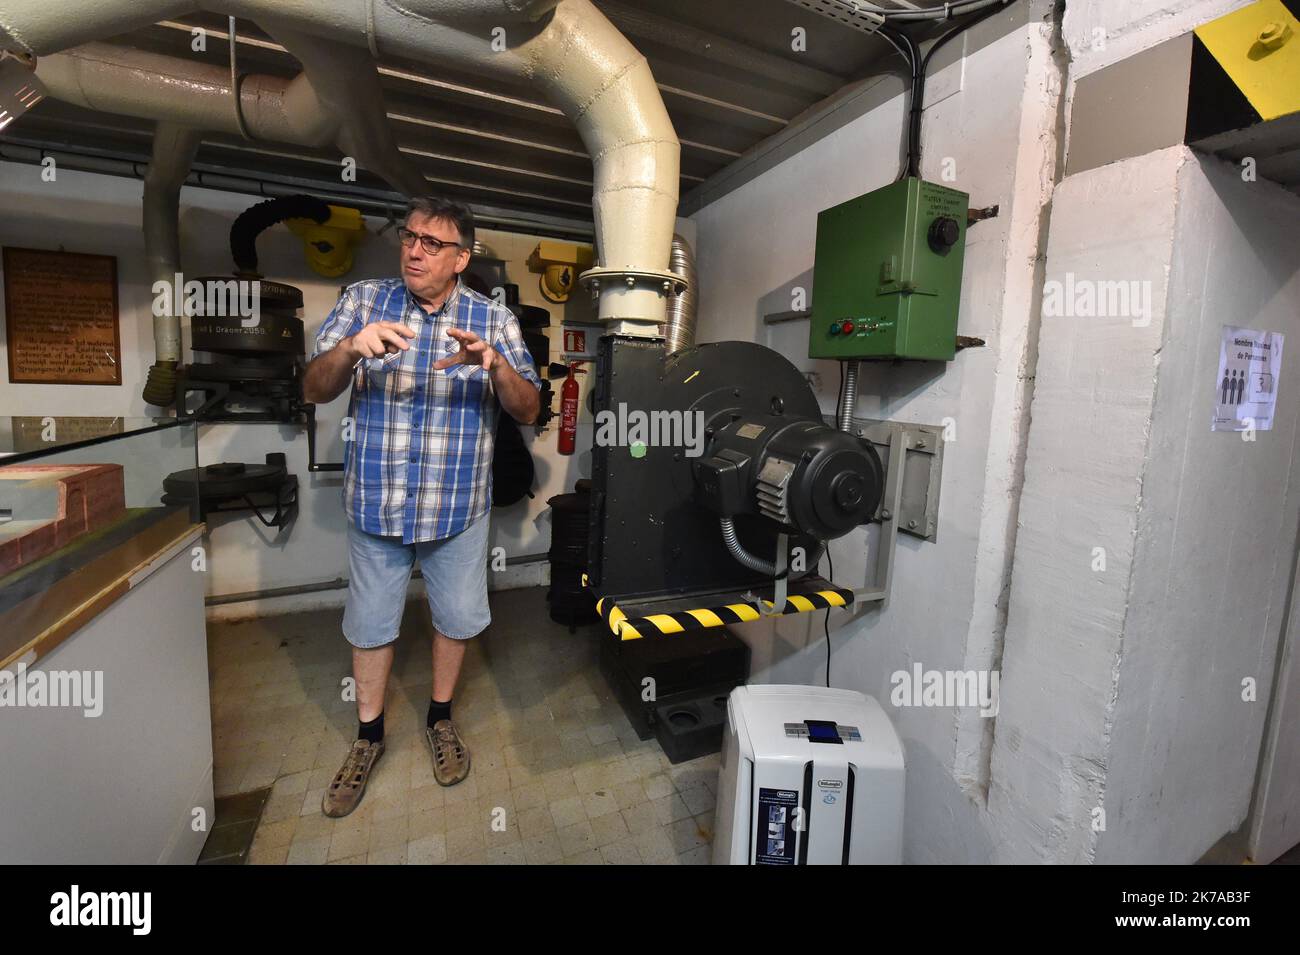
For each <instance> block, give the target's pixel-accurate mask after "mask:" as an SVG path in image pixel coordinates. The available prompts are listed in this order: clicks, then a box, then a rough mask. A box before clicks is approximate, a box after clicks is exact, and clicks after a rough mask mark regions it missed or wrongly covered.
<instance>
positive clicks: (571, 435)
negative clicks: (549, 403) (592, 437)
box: [559, 361, 586, 454]
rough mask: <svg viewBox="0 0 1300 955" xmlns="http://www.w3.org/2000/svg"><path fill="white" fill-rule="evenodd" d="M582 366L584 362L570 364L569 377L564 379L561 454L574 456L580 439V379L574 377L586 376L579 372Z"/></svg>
mask: <svg viewBox="0 0 1300 955" xmlns="http://www.w3.org/2000/svg"><path fill="white" fill-rule="evenodd" d="M580 364H582V362H578V361H571V362H569V376H568V377H567V378H565V379H564V387H563V388H561V389H560V437H559V451H560V453H561V454H572V453H573V447H574V445H575V444H576V443H577V439H578V379H577V378H575V377H574V375H576V374H586V372H580V371H579V369H578V366H579V365H580Z"/></svg>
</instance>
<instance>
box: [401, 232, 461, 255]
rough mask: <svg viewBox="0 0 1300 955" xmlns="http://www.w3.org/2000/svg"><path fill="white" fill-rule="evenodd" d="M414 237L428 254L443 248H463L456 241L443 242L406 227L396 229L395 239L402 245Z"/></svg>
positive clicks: (409, 242) (407, 243) (434, 253)
mask: <svg viewBox="0 0 1300 955" xmlns="http://www.w3.org/2000/svg"><path fill="white" fill-rule="evenodd" d="M416 239H419V240H420V248H422V249H424V251H425V252H427V253H428V254H429V255H437V254H438V253H439V252H441V251H442V250H443V249H460V248H463V246H461V245H460V244H459V243H456V242H443V241H442V240H441V239H435V238H434V237H433V236H431V235H424V234H423V233H420V232H412V231H411V230H410V229H407V228H404V227H403V228H400V229H398V230H397V240H398V241H399V242H401V243H402V245H404V246H410V245H411V243H413V242H414V241H415V240H416Z"/></svg>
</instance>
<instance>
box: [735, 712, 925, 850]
mask: <svg viewBox="0 0 1300 955" xmlns="http://www.w3.org/2000/svg"><path fill="white" fill-rule="evenodd" d="M902 860H903V745H902V743H901V742H900V741H899V738H898V733H896V732H895V731H894V725H893V724H892V723H891V722H890V721H889V717H888V716H886V715H885V711H884V710H883V709H881V706H880V704H879V703H877V702H876V701H875V700H874V699H872V698H871V697H869V696H866V695H864V694H862V693H857V692H855V691H853V690H828V689H823V688H821V687H815V686H740V687H737V688H736V689H735V690H733V691H732V693H731V696H730V698H729V699H728V700H727V732H726V736H725V737H724V738H723V741H722V768H721V769H720V770H719V771H718V803H717V822H716V834H715V837H714V842H713V864H714V865H860V864H873V863H875V864H879V863H892V864H897V863H900V862H902Z"/></svg>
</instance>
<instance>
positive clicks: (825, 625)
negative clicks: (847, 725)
mask: <svg viewBox="0 0 1300 955" xmlns="http://www.w3.org/2000/svg"><path fill="white" fill-rule="evenodd" d="M826 567H827V570H828V571H829V574H830V576H829V577H828V578H827V579H828V580H829V581H830V582H831V586H834V585H835V561H833V560H831V543H830V541H827V542H826ZM822 629H823V630H825V631H826V688H827V689H828V690H829V689H830V686H831V608H830V606H829V605H828V606H827V607H826V617H825V618H824V619H823V620H822Z"/></svg>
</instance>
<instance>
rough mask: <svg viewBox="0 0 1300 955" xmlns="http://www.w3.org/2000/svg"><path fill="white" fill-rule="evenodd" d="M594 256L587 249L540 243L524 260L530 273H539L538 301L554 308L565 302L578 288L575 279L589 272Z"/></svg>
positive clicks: (586, 246)
mask: <svg viewBox="0 0 1300 955" xmlns="http://www.w3.org/2000/svg"><path fill="white" fill-rule="evenodd" d="M594 261H595V256H594V254H593V253H592V249H591V246H589V245H574V244H573V243H571V242H556V241H554V240H553V239H543V240H542V241H540V242H538V243H537V248H535V249H533V251H532V254H531V255H529V256H528V269H529V271H530V272H540V273H541V277H540V278H539V279H538V280H537V285H538V287H539V288H540V289H541V291H542V297H543V298H545V299H546V300H547V301H548V302H555V303H556V304H557V305H559V304H562V303H564V302H567V301H568V300H569V294H570V293H571V292H572V291H573V290H574V289H575V288H577V286H578V275H579V274H580V273H582V272H583V271H585V270H586V269H589V268H591V265H592V262H594Z"/></svg>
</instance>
